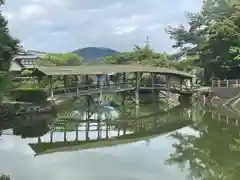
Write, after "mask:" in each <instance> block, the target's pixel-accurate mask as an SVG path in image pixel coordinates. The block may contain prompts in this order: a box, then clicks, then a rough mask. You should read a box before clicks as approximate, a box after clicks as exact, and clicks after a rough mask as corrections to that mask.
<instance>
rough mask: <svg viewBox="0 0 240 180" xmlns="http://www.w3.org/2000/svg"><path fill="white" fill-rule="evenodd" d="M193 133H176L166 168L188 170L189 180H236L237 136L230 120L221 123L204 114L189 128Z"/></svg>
mask: <svg viewBox="0 0 240 180" xmlns="http://www.w3.org/2000/svg"><path fill="white" fill-rule="evenodd" d="M192 128H193V130H195V132H196V133H194V134H192V133H191V134H188V133H183V132H176V133H173V134H172V135H171V137H172V138H174V140H176V141H175V142H176V143H174V144H173V148H174V150H175V151H174V152H173V153H171V155H170V157H169V159H168V160H167V161H166V164H169V165H173V164H177V165H179V167H181V168H182V169H183V168H188V169H189V172H190V174H189V178H188V179H201V180H219V179H221V180H238V179H239V175H240V171H239V168H240V164H239V160H240V159H239V147H240V146H239V145H240V144H239V143H240V139H239V133H238V128H239V127H236V125H235V121H233V119H231V120H229V124H227V123H226V121H225V122H224V123H223V122H220V121H219V120H218V116H217V115H216V114H215V117H213V116H212V114H211V112H207V113H206V114H205V116H204V117H203V120H202V121H198V122H196V124H195V125H193V126H192Z"/></svg>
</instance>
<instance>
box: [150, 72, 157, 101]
mask: <svg viewBox="0 0 240 180" xmlns="http://www.w3.org/2000/svg"><path fill="white" fill-rule="evenodd" d="M151 79H152V96H153V100H154V102H156V101H157V100H158V98H157V97H156V96H157V90H156V73H155V72H152V73H151Z"/></svg>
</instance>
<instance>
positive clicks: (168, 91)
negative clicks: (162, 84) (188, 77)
mask: <svg viewBox="0 0 240 180" xmlns="http://www.w3.org/2000/svg"><path fill="white" fill-rule="evenodd" d="M166 88H167V92H166V98H167V103H168V107H170V98H171V97H170V90H171V76H169V75H166Z"/></svg>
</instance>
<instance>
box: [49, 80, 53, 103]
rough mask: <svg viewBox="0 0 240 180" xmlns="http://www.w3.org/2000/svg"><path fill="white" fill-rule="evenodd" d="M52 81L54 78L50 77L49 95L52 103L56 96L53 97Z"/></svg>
mask: <svg viewBox="0 0 240 180" xmlns="http://www.w3.org/2000/svg"><path fill="white" fill-rule="evenodd" d="M52 79H53V77H52V76H48V80H49V83H48V84H49V86H50V88H49V94H50V97H51V101H52V102H53V101H54V99H53V97H54V95H53V82H52Z"/></svg>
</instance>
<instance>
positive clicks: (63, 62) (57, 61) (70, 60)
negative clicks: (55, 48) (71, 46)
mask: <svg viewBox="0 0 240 180" xmlns="http://www.w3.org/2000/svg"><path fill="white" fill-rule="evenodd" d="M82 63H83V58H82V57H80V56H78V55H76V54H74V53H61V54H56V53H51V54H47V55H45V56H44V57H42V58H41V59H39V60H38V61H37V65H41V66H80V65H82Z"/></svg>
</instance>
